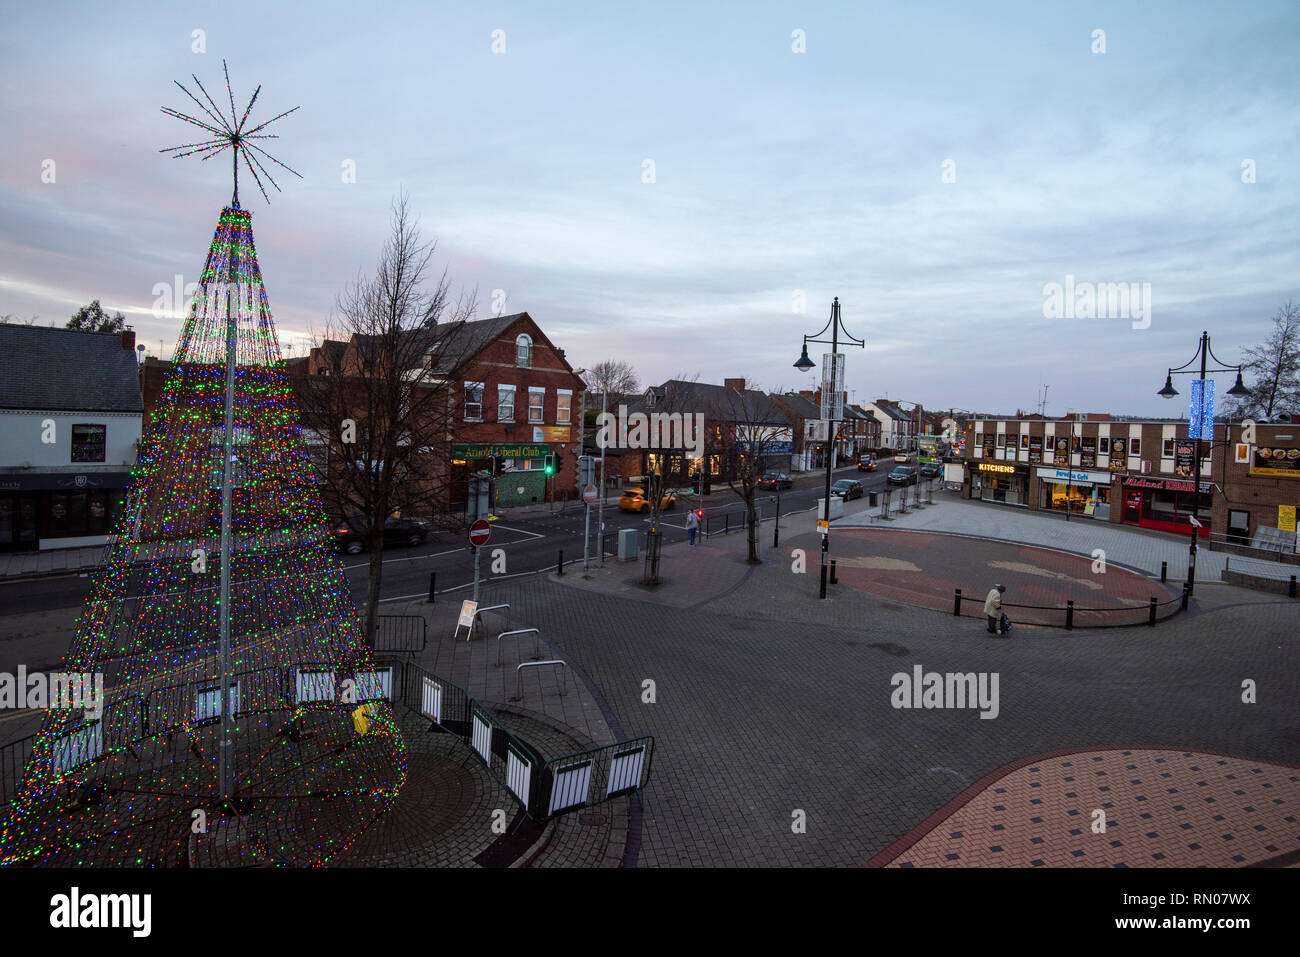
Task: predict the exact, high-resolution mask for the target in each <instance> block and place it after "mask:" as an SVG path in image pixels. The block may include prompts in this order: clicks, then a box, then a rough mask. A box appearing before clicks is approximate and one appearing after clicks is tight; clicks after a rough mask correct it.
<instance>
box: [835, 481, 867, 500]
mask: <svg viewBox="0 0 1300 957" xmlns="http://www.w3.org/2000/svg"><path fill="white" fill-rule="evenodd" d="M865 491H866V490H865V489H864V488H863V487H862V483H861V482H859V481H858V480H857V479H840V480H839V481H838V482H836V483H835V484H834V485H832V486H831V494H832V495H838V496H839V497H840V498H842V499H844V501H846V502H847V501H849V500H850V499H855V498H862V495H863V493H864V492H865Z"/></svg>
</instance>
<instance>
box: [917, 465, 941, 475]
mask: <svg viewBox="0 0 1300 957" xmlns="http://www.w3.org/2000/svg"><path fill="white" fill-rule="evenodd" d="M941 475H943V463H942V462H923V463H922V464H921V478H939V477H940V476H941Z"/></svg>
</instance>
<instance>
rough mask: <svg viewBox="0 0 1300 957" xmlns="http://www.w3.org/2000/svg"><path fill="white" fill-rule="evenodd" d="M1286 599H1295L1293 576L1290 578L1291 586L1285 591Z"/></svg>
mask: <svg viewBox="0 0 1300 957" xmlns="http://www.w3.org/2000/svg"><path fill="white" fill-rule="evenodd" d="M1287 597H1288V598H1294V597H1295V576H1294V575H1292V576H1291V585H1290V588H1289V590H1288V591H1287Z"/></svg>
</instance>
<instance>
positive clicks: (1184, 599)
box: [1183, 582, 1191, 611]
mask: <svg viewBox="0 0 1300 957" xmlns="http://www.w3.org/2000/svg"><path fill="white" fill-rule="evenodd" d="M1189 595H1191V592H1190V591H1189V590H1188V588H1187V582H1183V611H1187V598H1188V596H1189Z"/></svg>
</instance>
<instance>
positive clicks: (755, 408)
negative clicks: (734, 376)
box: [722, 382, 790, 564]
mask: <svg viewBox="0 0 1300 957" xmlns="http://www.w3.org/2000/svg"><path fill="white" fill-rule="evenodd" d="M724 402H725V410H726V411H725V418H726V422H727V426H728V432H729V441H728V442H727V443H726V445H725V446H724V448H723V449H722V459H723V461H724V462H727V463H728V465H729V468H728V469H727V476H728V478H727V487H728V488H730V489H731V491H732V492H734V493H735V494H736V496H737V497H738V498H739V499H740V500H741V501H742V502H744V503H745V525H746V527H747V528H748V530H749V557H748V561H749V562H750V563H752V564H758V563H760V562H762V559H761V558H759V555H758V504H757V493H758V483H759V481H760V480H761V479H762V477H763V471H764V463H765V461H766V459H767V457H768V456H769V455H773V454H775V451H776V444H777V443H778V442H783V441H786V438H785V436H787V435H788V434H789V432H790V426H789V424H788V423H787V422H785V421H784V416H783V415H782V413H781V411H780V409H779V408H777V406H776V403H774V402H773V401H772V400H771V399H770V398H768V396H767V395H766V394H765V393H763V392H762V391H759V390H757V389H751V388H749V387H748V382H747V384H746V388H745V390H744V391H737V390H735V389H728V390H727V391H726V393H725V398H724Z"/></svg>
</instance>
